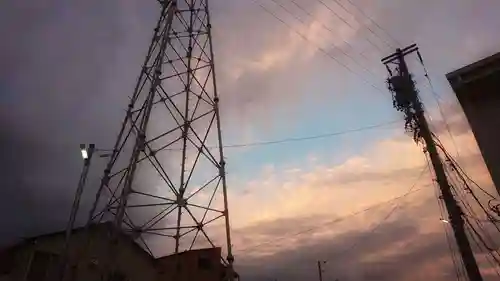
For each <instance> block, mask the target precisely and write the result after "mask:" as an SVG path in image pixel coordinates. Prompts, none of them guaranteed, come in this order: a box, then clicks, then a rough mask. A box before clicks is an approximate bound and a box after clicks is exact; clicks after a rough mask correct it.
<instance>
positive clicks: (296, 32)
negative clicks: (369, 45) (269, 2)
mask: <svg viewBox="0 0 500 281" xmlns="http://www.w3.org/2000/svg"><path fill="white" fill-rule="evenodd" d="M252 1H253V2H254V3H255V4H257V5H258V6H259V7H261V8H262V9H263V10H264V11H265V12H266V13H268V14H269V15H271V16H272V17H274V18H275V19H276V20H278V21H280V22H281V23H282V24H283V25H285V26H286V27H288V28H289V29H290V30H291V31H292V32H294V33H295V34H297V35H298V36H299V37H301V38H302V39H303V40H304V41H306V42H307V43H309V44H310V45H311V46H313V47H314V48H316V49H317V50H318V51H320V52H321V53H323V54H324V55H326V56H327V57H329V58H330V59H332V60H334V61H335V62H336V63H337V64H338V65H340V66H342V67H343V68H345V69H346V70H348V71H349V72H351V74H353V75H355V76H357V77H358V78H359V79H360V80H361V81H363V83H365V84H366V85H368V86H371V87H372V88H373V89H375V90H377V92H380V93H381V94H382V95H383V96H385V97H387V96H388V95H387V94H388V93H387V92H386V91H384V90H382V89H381V88H379V87H377V86H376V85H375V84H373V83H371V82H370V81H368V80H367V79H366V78H364V77H363V76H362V75H360V74H359V73H357V72H356V71H354V70H353V69H352V68H350V67H349V66H348V65H347V64H345V63H343V62H342V61H340V60H339V59H337V58H336V57H335V56H332V55H331V54H330V53H329V52H328V51H326V50H325V49H324V48H322V47H320V46H318V45H317V44H315V43H314V42H312V41H311V40H310V39H309V38H308V37H307V36H305V35H304V34H302V33H301V32H299V31H297V30H296V29H295V28H293V27H292V26H291V25H290V24H288V23H287V22H286V21H284V20H283V19H281V18H280V17H279V16H277V15H276V14H275V13H273V12H272V11H270V10H269V9H268V8H266V7H265V6H264V5H262V4H260V3H259V2H257V1H256V0H252ZM348 57H349V58H350V59H351V60H352V57H351V56H348Z"/></svg>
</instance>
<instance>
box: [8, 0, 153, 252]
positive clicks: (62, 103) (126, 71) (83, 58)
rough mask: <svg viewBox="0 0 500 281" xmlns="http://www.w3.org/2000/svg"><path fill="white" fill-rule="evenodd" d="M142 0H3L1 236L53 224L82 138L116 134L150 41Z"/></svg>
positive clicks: (67, 199) (70, 188)
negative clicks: (147, 43)
mask: <svg viewBox="0 0 500 281" xmlns="http://www.w3.org/2000/svg"><path fill="white" fill-rule="evenodd" d="M147 8H148V6H147V5H146V6H144V5H142V6H140V5H137V4H136V3H132V2H130V1H76V0H75V1H59V0H43V1H35V2H32V1H2V3H1V4H0V34H1V35H2V38H3V39H4V40H3V41H2V44H0V61H1V62H2V63H1V66H0V125H1V126H0V128H1V129H0V130H1V135H0V142H1V147H0V150H1V151H0V152H1V155H2V161H1V164H0V165H1V167H0V168H1V171H2V180H3V182H2V188H1V192H2V196H1V198H2V199H1V200H2V202H1V205H2V206H3V209H2V217H1V220H2V223H3V225H2V229H6V230H7V231H2V232H1V235H0V243H2V244H3V243H6V242H8V241H11V240H12V239H14V238H19V236H26V235H33V234H38V233H39V232H43V231H53V230H56V229H57V230H58V229H60V228H61V227H62V225H63V224H64V222H65V221H66V220H67V214H68V212H69V207H70V203H71V200H72V196H73V192H74V190H75V188H76V183H77V180H78V176H79V172H80V169H81V160H80V159H79V155H78V145H79V144H80V143H89V142H94V143H97V144H98V145H99V146H101V147H105V148H107V147H109V146H110V144H111V143H112V141H113V138H114V135H115V134H116V132H115V131H117V130H118V128H117V125H118V124H119V122H120V119H121V118H122V115H123V114H124V110H123V108H125V105H126V102H127V96H128V95H130V94H131V93H130V89H131V88H132V84H133V82H134V80H135V77H136V75H137V72H138V70H139V67H138V65H140V61H142V54H143V53H144V50H145V48H146V47H147V46H145V44H143V42H147V40H145V39H146V38H147V36H149V32H144V30H142V29H143V28H147V30H149V25H150V24H152V21H151V19H152V17H150V16H151V14H150V12H151V11H152V10H151V9H147ZM135 40H138V42H141V43H135ZM112 104H115V105H116V106H110V105H112Z"/></svg>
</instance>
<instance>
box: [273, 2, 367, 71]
mask: <svg viewBox="0 0 500 281" xmlns="http://www.w3.org/2000/svg"><path fill="white" fill-rule="evenodd" d="M271 1H273V2H275V3H277V4H278V5H280V6H282V4H281V3H279V2H278V1H277V0H271ZM290 2H291V3H292V4H294V5H295V6H296V7H297V8H299V9H300V10H302V11H303V12H305V13H306V14H307V15H308V16H309V17H310V18H312V19H313V20H314V21H315V22H317V23H319V24H320V26H321V27H322V28H324V29H325V30H327V31H329V32H330V33H331V34H332V35H334V36H337V34H335V32H334V31H333V30H332V29H331V28H330V27H328V26H327V25H326V24H324V23H323V22H321V21H319V20H316V19H315V18H314V16H313V15H312V14H311V12H309V11H308V10H306V9H305V8H304V7H302V6H301V5H299V4H298V3H297V1H296V0H290ZM282 7H283V6H282ZM283 8H284V7H283ZM284 9H286V8H284ZM286 10H287V11H288V9H286ZM288 12H289V14H291V15H292V16H294V15H293V13H291V12H290V11H288ZM337 17H339V16H337ZM297 20H298V19H297ZM302 23H304V22H302ZM304 24H305V23H304ZM342 41H343V42H344V43H345V44H346V45H347V46H349V48H350V49H351V50H354V51H356V49H355V48H354V46H353V45H352V44H351V43H349V42H348V41H347V40H345V39H343V38H342ZM334 47H335V49H336V50H339V51H340V52H341V53H343V54H344V55H345V56H348V54H347V53H346V52H345V51H344V50H343V49H342V48H341V47H337V46H335V45H334ZM357 53H358V54H359V55H360V56H362V57H363V58H364V59H365V60H367V61H369V60H370V59H369V58H368V57H366V55H365V54H363V52H357ZM353 61H354V62H355V63H356V64H357V65H359V66H360V67H361V68H363V69H364V70H365V71H366V72H369V73H370V74H372V75H374V76H375V77H376V76H377V74H376V73H374V72H373V71H371V70H370V69H368V68H366V67H365V66H363V65H362V64H361V63H359V62H358V61H356V60H354V59H353Z"/></svg>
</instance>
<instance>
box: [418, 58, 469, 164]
mask: <svg viewBox="0 0 500 281" xmlns="http://www.w3.org/2000/svg"><path fill="white" fill-rule="evenodd" d="M417 56H418V60H419V61H420V63H421V64H422V68H423V69H424V72H425V77H426V78H427V81H428V83H429V86H430V89H431V93H432V97H433V98H434V100H435V101H436V104H437V106H438V109H439V113H440V115H441V118H442V119H443V122H444V125H445V128H446V131H447V132H448V135H449V136H450V140H451V142H452V144H453V146H454V148H455V152H456V154H457V157H460V151H459V149H458V145H457V142H456V140H455V137H454V136H453V134H452V133H451V127H450V124H449V123H448V120H447V118H446V115H445V114H444V110H443V108H442V106H441V102H440V101H439V95H438V94H437V92H436V90H435V88H434V85H433V83H432V80H431V77H430V76H429V72H428V71H427V67H426V66H425V64H424V59H423V58H422V55H421V54H420V51H417Z"/></svg>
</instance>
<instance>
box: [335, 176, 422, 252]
mask: <svg viewBox="0 0 500 281" xmlns="http://www.w3.org/2000/svg"><path fill="white" fill-rule="evenodd" d="M426 169H427V167H424V168H423V169H422V171H421V172H420V174H419V175H418V177H417V179H416V180H415V183H414V184H413V185H412V186H411V187H410V189H409V190H408V191H407V192H406V194H405V195H403V196H404V197H406V196H407V195H408V194H410V193H411V192H412V191H413V190H414V189H415V187H416V186H417V184H418V182H419V181H420V179H421V178H422V176H423V175H424V174H425V171H426ZM404 197H403V198H404ZM403 198H401V199H403ZM400 203H401V202H400V201H399V200H398V201H397V202H396V205H395V206H394V207H393V208H392V209H391V210H390V211H389V212H388V213H387V215H385V216H384V217H383V218H382V219H381V220H380V221H379V222H378V223H377V224H375V226H374V227H372V228H371V229H370V230H369V231H368V232H367V234H368V236H371V235H372V234H373V233H375V231H377V230H378V229H379V228H380V226H382V225H383V224H384V223H385V222H386V221H387V220H388V219H389V218H390V217H391V216H392V215H393V214H394V213H395V212H396V211H397V210H398V209H399V208H400V207H401V204H400ZM363 241H364V240H358V242H355V243H354V244H352V245H351V246H350V247H349V248H348V249H346V250H345V251H343V253H347V252H350V251H352V250H353V249H354V248H356V247H357V246H359V244H360V243H362V242H363Z"/></svg>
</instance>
